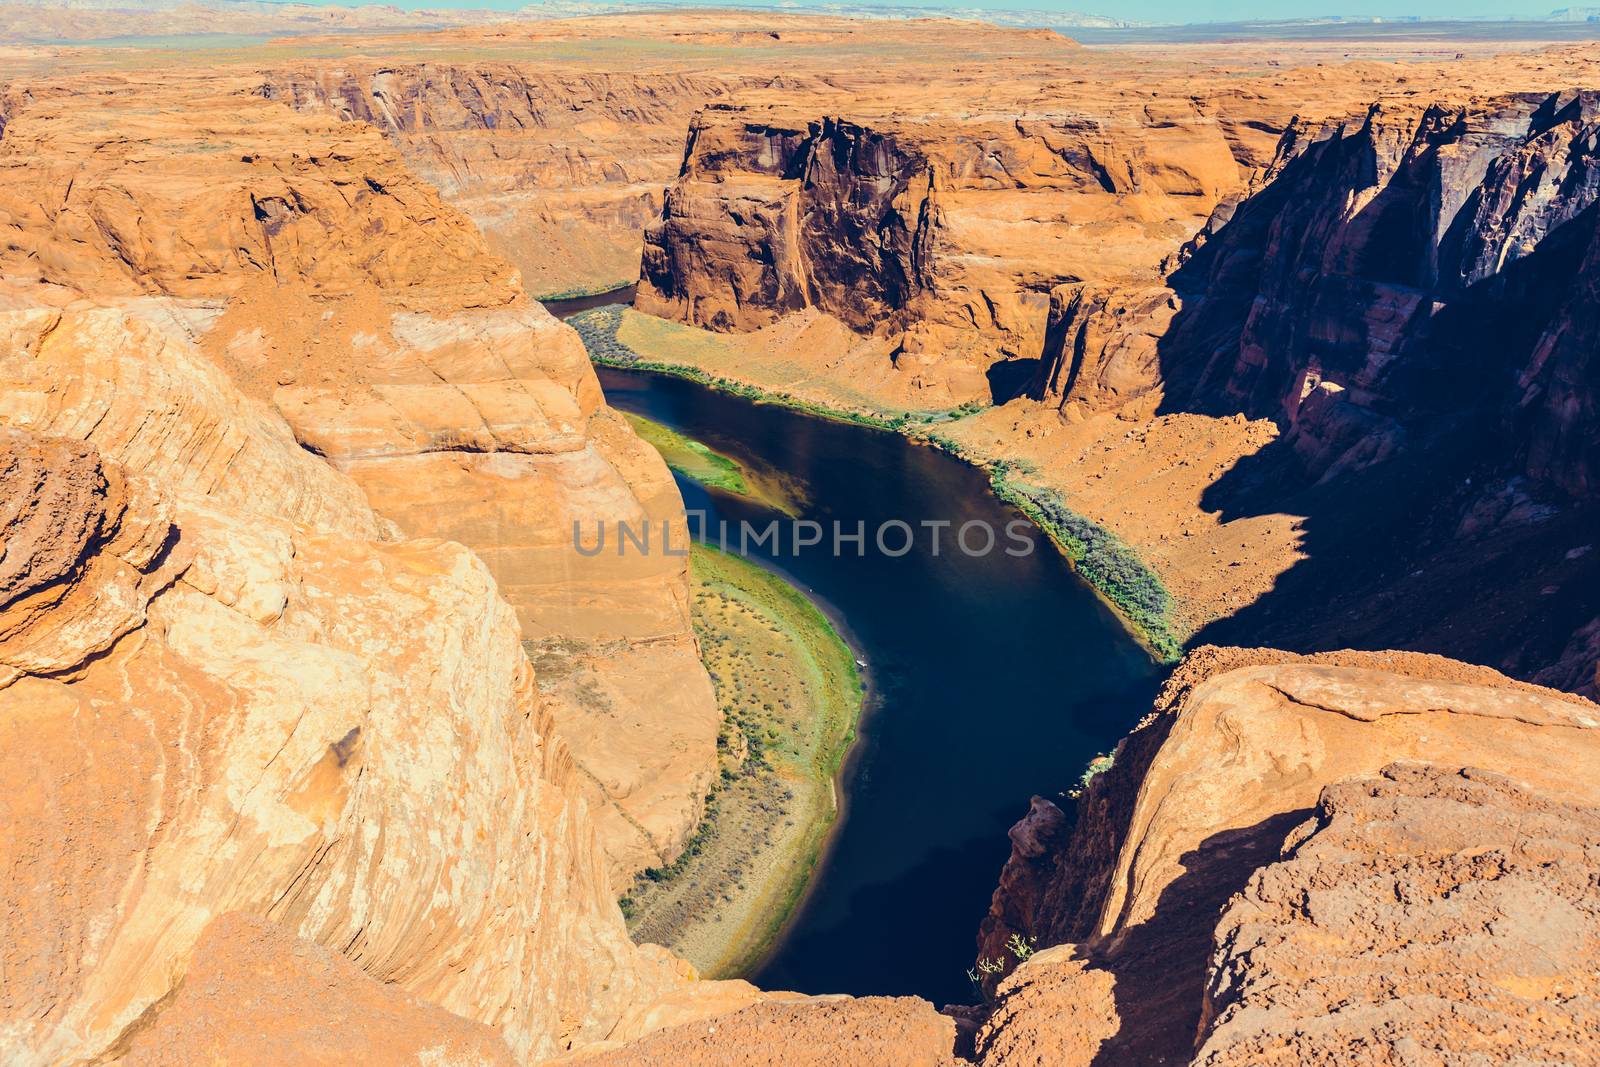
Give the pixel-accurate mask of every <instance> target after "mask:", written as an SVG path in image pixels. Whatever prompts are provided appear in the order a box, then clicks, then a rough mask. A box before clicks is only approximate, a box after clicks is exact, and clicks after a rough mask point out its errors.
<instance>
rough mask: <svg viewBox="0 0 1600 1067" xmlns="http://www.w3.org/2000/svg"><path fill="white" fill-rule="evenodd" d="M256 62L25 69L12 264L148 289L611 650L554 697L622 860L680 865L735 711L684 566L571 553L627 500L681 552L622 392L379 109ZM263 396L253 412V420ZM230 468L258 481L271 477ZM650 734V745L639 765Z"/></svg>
mask: <svg viewBox="0 0 1600 1067" xmlns="http://www.w3.org/2000/svg"><path fill="white" fill-rule="evenodd" d="M251 84H252V83H251V82H250V81H249V80H244V81H242V82H239V83H235V84H233V85H231V86H229V87H228V89H226V90H218V89H217V88H216V87H215V86H214V85H213V84H212V83H211V82H210V81H209V80H195V81H188V82H186V81H171V82H169V83H167V84H164V85H158V84H156V83H153V82H140V81H138V80H130V79H125V78H120V77H118V78H113V79H108V80H106V81H99V80H93V79H90V80H84V81H79V82H71V81H67V82H62V83H55V84H48V85H45V86H43V87H40V88H38V89H30V95H31V96H32V100H31V102H30V103H29V104H28V105H27V106H25V107H22V108H20V109H19V110H18V111H17V113H16V114H14V115H13V117H12V119H11V121H10V122H9V123H8V125H7V127H6V131H5V136H4V139H3V141H0V168H3V170H4V172H5V174H6V177H7V183H6V191H5V192H4V193H3V194H0V196H3V198H4V204H5V206H6V209H7V213H8V218H9V222H8V224H7V235H8V248H9V251H8V252H7V253H5V259H4V262H5V269H6V274H7V278H8V280H9V281H11V282H13V283H14V284H26V283H30V282H31V283H32V286H31V290H30V291H29V292H27V293H26V294H24V295H23V296H22V297H20V298H19V299H23V300H43V301H48V302H54V303H61V302H63V301H67V300H70V299H74V298H78V297H80V295H85V296H89V297H92V298H93V299H94V300H96V301H107V300H118V301H123V302H129V301H131V302H133V305H137V306H138V307H139V308H140V313H141V314H142V315H144V316H145V317H149V318H164V319H166V320H167V321H168V322H169V324H171V325H172V326H173V327H174V328H175V329H176V330H177V331H178V332H179V333H181V334H183V335H186V336H188V337H194V338H196V339H198V340H199V341H200V344H201V345H202V347H203V348H204V350H205V351H206V353H207V354H208V355H209V356H210V357H211V359H212V360H213V361H214V362H215V364H216V365H217V366H220V367H221V368H222V369H223V370H224V371H225V372H226V376H227V377H228V378H229V379H231V380H232V382H234V383H236V384H237V385H238V387H239V388H240V389H241V390H243V391H244V392H245V393H246V394H248V395H250V396H251V397H254V398H256V399H258V400H260V401H264V402H267V403H268V404H269V405H270V410H272V411H275V412H277V413H278V414H281V415H282V416H283V418H284V419H286V420H287V422H288V424H289V426H290V428H291V430H292V432H293V435H294V439H295V440H296V441H298V442H299V443H300V444H301V445H302V446H304V447H305V448H308V449H310V450H311V451H313V452H315V453H316V454H317V455H320V456H322V457H324V458H325V459H326V460H327V461H328V464H331V465H332V466H333V467H335V468H338V469H339V470H342V471H344V472H345V473H346V474H348V475H349V476H350V477H351V478H352V479H353V480H354V482H355V483H356V486H358V487H359V489H357V488H355V487H352V486H351V485H350V484H349V482H341V483H340V486H339V491H340V492H342V493H344V494H345V496H347V497H352V496H353V497H356V498H360V497H362V496H363V495H364V498H365V499H367V500H370V501H371V503H372V505H373V506H374V507H375V508H376V510H377V512H378V514H380V515H381V516H383V521H384V522H385V523H387V522H393V523H396V524H398V526H399V528H400V529H402V530H403V531H404V532H405V533H407V534H409V535H413V536H418V535H426V536H432V537H446V538H450V539H453V540H458V541H461V542H462V543H464V544H466V545H467V546H468V547H470V548H472V549H474V550H475V551H476V552H477V553H478V555H479V556H480V557H481V558H482V559H484V561H485V562H486V563H487V564H488V566H489V568H490V571H491V573H493V574H494V576H495V578H496V581H497V583H498V585H499V588H500V589H501V590H502V591H503V592H504V594H505V595H506V597H507V599H508V600H510V602H511V604H512V606H513V607H515V608H516V609H517V613H518V616H519V618H520V621H521V623H522V628H523V632H524V635H525V636H526V637H527V638H529V639H533V640H538V639H543V638H550V637H561V638H566V639H570V640H578V641H602V642H609V643H613V644H616V646H617V647H615V648H614V650H613V652H612V654H611V655H609V656H608V657H607V659H606V661H605V662H604V663H603V664H602V665H601V667H600V668H599V671H600V673H601V675H602V680H603V681H606V680H609V681H608V685H609V694H608V696H607V700H606V706H605V707H602V708H599V709H598V710H597V709H594V708H585V707H580V706H577V705H576V704H573V703H571V702H570V701H569V702H566V703H565V706H563V707H561V708H560V709H559V710H558V716H559V717H561V718H563V719H564V720H567V721H568V722H569V725H570V727H571V729H570V733H569V737H570V738H571V739H572V740H574V741H575V742H577V743H578V744H579V750H578V751H579V755H578V758H579V760H580V762H581V763H582V764H583V765H584V766H585V767H589V766H590V764H591V763H592V764H593V767H592V769H591V770H590V771H589V772H587V773H585V775H584V776H583V778H584V781H585V782H587V783H589V785H590V787H591V789H592V795H593V799H594V800H595V801H596V809H597V814H598V815H599V817H600V819H601V825H602V830H603V833H604V836H605V837H606V839H607V843H608V848H609V850H610V851H611V853H612V856H613V859H614V872H615V873H616V875H617V876H618V878H619V879H620V878H622V877H624V876H626V875H627V874H629V873H631V872H632V871H633V870H637V869H639V868H641V867H644V866H649V865H652V864H657V863H660V862H663V861H664V860H670V859H671V858H673V857H674V856H675V855H676V854H677V851H678V850H679V849H680V848H681V846H682V843H683V842H684V841H685V840H686V839H687V838H688V836H689V835H690V834H691V833H692V832H693V830H694V828H695V826H696V824H697V823H698V822H699V819H700V812H701V806H702V802H703V797H704V795H705V792H706V790H707V788H708V787H709V785H710V782H711V777H712V775H713V773H714V770H715V741H716V734H717V728H718V715H717V711H716V706H715V702H714V700H713V697H712V693H711V687H710V682H709V680H708V679H707V678H706V676H705V673H704V671H703V669H702V668H701V667H700V664H699V659H698V656H697V654H696V651H695V648H694V643H693V637H692V633H691V631H690V627H689V619H688V578H687V567H686V561H685V559H684V558H682V557H681V556H673V555H668V554H666V553H662V552H659V551H658V552H655V553H653V554H651V555H649V556H644V555H634V556H630V557H629V558H626V559H618V558H615V557H613V556H610V555H607V556H605V557H599V558H593V559H587V558H584V557H581V556H579V555H578V554H577V553H576V552H575V551H574V549H573V547H572V545H573V528H574V524H575V523H579V524H582V525H584V526H585V527H587V528H589V529H591V530H592V528H593V525H594V524H595V523H605V524H607V525H614V524H615V523H618V522H628V523H631V524H632V525H634V526H635V527H638V526H641V525H644V524H649V525H651V526H653V527H654V528H655V529H656V531H657V534H658V537H659V534H660V530H661V528H662V525H663V524H664V523H667V524H670V525H671V526H672V528H673V530H674V533H675V537H676V540H677V543H678V544H679V545H680V547H681V546H682V545H683V544H685V543H686V542H687V531H686V529H685V528H684V526H683V523H682V520H681V518H680V516H679V511H680V504H679V501H678V497H677V492H676V489H675V487H674V486H673V483H672V480H671V477H670V475H669V474H668V472H667V470H666V468H665V466H664V465H663V464H662V462H661V461H660V459H659V457H657V456H656V455H655V453H654V452H653V451H652V450H650V449H649V448H648V447H647V446H645V445H643V444H642V443H641V442H640V441H639V440H638V439H637V438H636V437H635V436H634V435H633V434H632V432H631V431H630V430H629V429H628V427H627V426H626V425H625V423H624V422H623V421H622V420H621V419H620V418H619V417H617V416H615V415H613V414H612V413H611V412H610V411H609V409H607V408H606V407H605V406H604V403H603V400H602V398H601V396H600V390H599V386H598V384H597V383H596V381H595V378H594V374H593V372H592V371H591V370H590V368H589V364H588V360H587V358H586V357H585V355H584V352H583V346H582V344H581V343H580V342H579V340H578V339H577V337H576V336H575V335H574V334H573V333H572V332H571V331H570V330H568V329H566V328H565V327H563V326H561V325H559V324H558V323H557V322H556V321H555V320H554V319H552V318H551V317H550V316H549V315H548V314H546V313H545V312H544V311H543V310H542V309H541V308H539V307H538V306H537V305H534V304H530V303H529V301H528V300H527V297H526V295H525V294H524V293H523V292H522V289H521V287H520V285H519V283H518V279H517V274H516V271H515V270H514V269H513V268H511V267H510V266H508V265H507V264H506V263H504V262H503V261H501V260H499V259H496V258H495V257H494V256H492V255H491V254H489V252H488V251H487V249H486V248H485V246H484V243H483V239H482V238H481V237H480V236H479V234H478V233H477V232H476V231H475V230H474V229H473V227H472V224H471V223H470V222H469V221H468V220H467V219H465V218H464V217H462V216H461V215H459V214H458V213H456V212H454V211H452V210H451V209H449V208H448V207H446V206H445V205H444V204H442V203H440V201H439V199H438V197H437V195H436V194H435V193H434V192H433V191H432V190H431V189H429V188H428V187H427V186H426V185H425V184H423V183H422V182H420V181H418V180H417V178H415V177H414V176H413V175H412V174H411V173H410V172H409V171H408V170H407V169H406V168H405V167H404V165H403V164H401V163H400V161H399V160H398V159H397V158H396V155H395V153H394V151H393V150H392V149H391V148H390V147H389V146H388V145H387V144H386V143H385V142H384V140H383V139H382V138H381V137H379V136H378V135H377V134H376V132H375V131H373V130H372V129H371V128H369V127H367V126H364V125H360V124H352V123H343V122H339V121H336V120H332V119H329V118H327V117H325V116H322V115H316V114H297V113H295V112H293V111H291V110H290V109H288V108H286V107H284V106H283V105H281V104H276V103H270V102H266V101H263V100H260V99H259V98H258V97H256V96H254V95H253V94H251V93H250V92H249V86H250V85H251ZM152 105H160V106H152ZM171 107H182V108H184V109H185V116H186V124H185V125H184V126H183V127H181V128H179V127H176V126H174V124H173V122H172V119H171V117H170V115H169V114H168V113H167V112H166V111H164V110H162V109H163V108H171ZM110 131H115V135H114V136H113V135H112V133H111V132H110ZM144 294H155V295H156V296H159V297H160V299H154V298H152V296H149V295H144ZM130 306H132V305H130ZM118 343H122V342H120V341H119V342H118ZM51 351H52V352H54V351H56V350H55V349H51ZM62 351H73V352H77V353H78V355H77V356H76V357H74V358H77V359H82V358H85V357H84V354H85V353H87V352H91V351H93V346H90V345H85V346H83V347H82V348H80V349H67V348H66V347H65V346H64V347H63V349H62ZM184 358H188V357H184ZM135 366H136V365H135ZM25 369H27V371H28V373H30V374H38V373H42V370H41V365H35V366H34V367H32V368H25ZM106 373H109V374H111V375H113V376H122V377H124V378H125V377H126V376H128V375H139V374H151V373H159V372H156V371H150V370H139V369H135V368H133V367H130V368H127V369H123V368H119V367H117V366H115V365H113V366H111V367H110V368H109V369H108V370H107V371H106ZM213 377H214V375H213ZM125 388H126V390H127V393H128V396H129V399H125V400H124V403H127V404H138V403H140V402H141V401H140V399H139V398H140V397H141V395H142V394H141V390H142V389H143V386H142V384H141V383H138V382H126V383H125ZM255 409H256V405H251V406H250V410H249V412H248V414H247V415H245V416H244V417H245V418H247V419H253V420H256V421H260V420H261V419H262V417H263V416H262V415H261V414H259V413H257V411H256V410H255ZM142 414H143V413H142V412H137V411H132V412H129V413H128V415H127V417H128V418H139V417H142ZM218 417H219V418H221V417H222V416H221V415H220V414H219V416H218ZM279 426H281V424H279ZM274 429H275V430H277V432H281V429H279V427H274ZM223 432H229V433H231V432H233V430H232V429H231V428H224V431H223ZM151 447H157V446H155V445H152V446H151ZM316 466H317V467H318V469H319V470H320V471H322V472H324V473H323V474H322V475H320V477H322V480H323V481H326V480H327V479H328V477H330V476H331V472H329V471H328V470H327V465H325V464H318V465H316ZM230 473H237V474H239V475H244V474H245V473H246V472H245V471H244V470H243V469H242V468H236V471H235V472H230ZM252 474H253V475H258V476H261V477H275V476H276V475H275V474H274V473H273V472H272V471H270V470H260V471H257V472H252ZM218 477H219V480H221V479H222V475H221V474H219V475H218ZM301 477H307V476H306V475H301ZM237 487H238V488H237V491H238V492H253V491H256V489H255V486H254V484H253V478H249V479H244V480H241V481H239V482H238V483H237ZM305 495H306V496H307V497H308V498H310V500H311V502H312V503H311V505H310V506H318V507H320V506H326V504H325V502H324V501H322V500H321V499H320V497H321V494H320V492H317V491H313V490H307V491H306V493H305ZM292 517H294V518H304V517H305V516H302V515H299V514H294V515H293V516H292ZM363 532H365V533H370V532H371V531H363ZM662 678H671V679H674V680H675V684H674V686H673V689H674V691H675V693H676V696H677V699H676V700H675V702H674V703H673V705H672V706H671V707H670V708H667V709H657V708H654V707H651V706H650V703H651V701H652V697H651V695H650V694H651V691H652V689H653V685H652V683H651V681H650V680H651V679H655V680H657V681H659V680H660V679H662ZM558 699H559V698H558ZM642 750H654V751H655V752H657V753H658V754H657V755H655V756H653V757H652V761H649V762H640V761H638V760H637V758H636V757H637V754H638V753H639V752H640V751H642ZM617 753H625V754H626V757H625V758H624V759H621V760H619V759H618V758H617V756H616V755H615V754H617Z"/></svg>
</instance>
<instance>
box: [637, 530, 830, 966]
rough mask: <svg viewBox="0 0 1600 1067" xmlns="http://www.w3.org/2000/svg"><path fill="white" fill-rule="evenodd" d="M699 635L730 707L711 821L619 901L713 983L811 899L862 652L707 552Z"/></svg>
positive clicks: (780, 590)
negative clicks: (813, 874) (858, 656)
mask: <svg viewBox="0 0 1600 1067" xmlns="http://www.w3.org/2000/svg"><path fill="white" fill-rule="evenodd" d="M689 562H690V571H691V577H692V579H693V597H694V599H693V607H694V629H695V636H696V638H697V639H698V641H699V644H700V653H701V661H702V662H703V663H704V665H705V667H706V672H707V674H709V675H710V677H711V681H712V686H713V688H714V690H715V692H716V697H717V705H718V708H719V709H720V710H721V712H722V729H721V731H720V733H719V735H718V737H717V759H718V766H719V775H718V778H717V782H716V785H715V787H714V788H713V789H712V791H711V794H710V796H709V797H708V798H707V802H706V815H705V818H704V820H703V821H702V823H701V825H700V828H699V829H698V830H697V831H696V833H695V835H694V837H693V838H691V839H690V842H689V845H688V846H687V847H686V848H685V849H684V852H683V854H682V855H681V856H679V857H678V858H677V859H676V860H674V861H673V862H672V863H671V864H665V865H662V866H659V867H654V868H651V869H650V870H647V871H645V872H643V873H642V874H641V875H640V876H639V877H638V878H637V879H636V880H635V882H634V885H633V886H632V888H631V889H630V890H629V891H628V893H627V894H626V895H625V896H624V897H623V898H622V899H621V900H619V901H618V904H619V905H620V906H621V907H622V909H623V913H624V915H625V916H626V917H627V919H628V928H629V931H630V933H632V935H633V937H634V939H635V940H637V941H641V942H644V941H649V942H653V943H655V944H660V945H666V946H667V947H668V948H671V949H672V950H673V951H675V952H677V953H678V954H679V955H681V956H684V957H685V958H687V959H688V960H689V961H690V962H691V963H693V964H694V965H695V966H696V967H697V968H698V969H699V970H700V972H701V973H702V974H705V975H707V976H709V977H724V976H733V975H738V974H741V973H744V972H745V971H746V970H748V968H749V967H750V966H751V965H753V964H754V963H756V962H757V961H759V959H760V958H761V957H762V956H763V955H764V954H765V952H766V950H767V949H768V948H769V947H770V946H771V945H772V943H773V942H774V941H775V939H776V937H777V935H778V933H779V932H780V931H781V929H782V927H783V924H784V923H785V921H786V920H787V918H788V916H789V914H790V913H791V912H792V911H793V909H794V906H795V905H796V904H798V903H799V900H800V898H801V896H802V895H803V893H804V890H805V887H806V884H807V882H808V881H809V879H810V875H811V872H812V870H813V869H814V867H815V865H816V861H817V858H818V856H819V855H820V854H821V851H822V847H823V845H824V844H825V843H826V840H827V836H828V833H829V830H830V829H831V827H832V824H833V820H834V817H835V815H836V809H835V796H834V778H835V776H836V774H837V773H838V770H839V767H840V765H841V764H842V762H843V760H844V758H845V755H846V753H847V752H848V750H849V746H850V743H851V742H852V741H853V740H854V738H855V729H856V720H857V718H858V717H859V715H860V710H861V699H862V691H861V679H860V675H859V673H858V671H857V670H856V661H855V654H854V652H853V651H852V650H851V649H850V647H849V645H847V644H846V643H845V642H844V640H843V639H842V638H841V637H840V636H839V634H838V633H837V632H836V631H835V630H834V628H833V626H832V625H831V624H830V623H829V622H828V619H827V617H826V616H825V615H823V614H822V612H821V611H819V610H818V609H817V607H816V605H814V604H812V603H811V601H810V600H809V599H807V598H806V596H805V595H804V594H803V593H801V592H800V591H799V590H798V589H795V588H794V587H793V586H791V585H789V583H787V582H785V581H783V579H781V578H779V577H778V576H777V575H775V574H773V573H771V572H770V571H767V570H766V569H764V568H762V567H759V566H757V565H756V564H754V563H751V562H749V561H747V560H743V559H740V558H739V557H737V556H731V555H727V554H724V553H722V552H719V551H717V550H716V549H714V548H711V547H709V546H706V545H695V546H693V547H692V549H691V551H690V557H689Z"/></svg>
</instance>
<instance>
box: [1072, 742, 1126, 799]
mask: <svg viewBox="0 0 1600 1067" xmlns="http://www.w3.org/2000/svg"><path fill="white" fill-rule="evenodd" d="M1114 758H1115V757H1114V756H1113V755H1111V754H1107V753H1104V752H1102V753H1101V754H1100V755H1098V756H1096V757H1095V758H1094V759H1092V760H1090V761H1089V766H1087V767H1085V768H1084V769H1083V774H1082V775H1080V776H1079V778H1078V784H1077V785H1076V786H1074V787H1073V788H1072V789H1071V790H1069V791H1068V793H1067V796H1069V797H1071V798H1072V799H1073V800H1077V799H1078V798H1079V797H1081V796H1083V791H1084V790H1085V789H1088V788H1089V783H1090V782H1093V781H1094V780H1095V779H1096V778H1098V777H1100V776H1101V775H1102V774H1104V773H1106V772H1107V771H1109V770H1110V769H1111V766H1112V763H1113V762H1114Z"/></svg>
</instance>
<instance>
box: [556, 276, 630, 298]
mask: <svg viewBox="0 0 1600 1067" xmlns="http://www.w3.org/2000/svg"><path fill="white" fill-rule="evenodd" d="M632 284H633V279H632V278H627V279H623V280H622V281H611V282H600V283H599V284H597V285H579V286H574V287H572V288H570V289H558V290H556V291H555V292H552V293H539V294H537V295H535V296H534V299H535V300H538V301H541V302H543V301H545V300H576V299H578V298H579V297H583V296H599V295H600V294H601V293H614V292H616V291H617V290H618V289H626V288H627V287H628V286H630V285H632Z"/></svg>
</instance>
